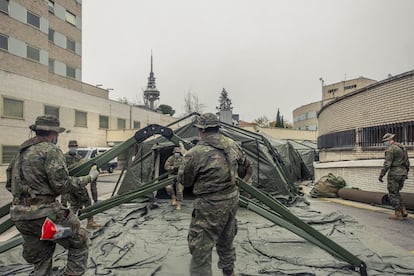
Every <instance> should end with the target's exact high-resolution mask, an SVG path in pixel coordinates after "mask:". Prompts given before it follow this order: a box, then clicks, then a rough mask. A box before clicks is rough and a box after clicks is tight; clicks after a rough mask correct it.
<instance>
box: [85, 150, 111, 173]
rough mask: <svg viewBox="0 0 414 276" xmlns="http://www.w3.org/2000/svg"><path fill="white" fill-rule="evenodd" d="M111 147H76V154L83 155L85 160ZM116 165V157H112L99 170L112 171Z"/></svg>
mask: <svg viewBox="0 0 414 276" xmlns="http://www.w3.org/2000/svg"><path fill="white" fill-rule="evenodd" d="M109 149H111V148H105V147H88V148H78V154H79V155H81V156H82V157H83V159H85V160H89V159H92V158H95V157H96V156H98V155H99V154H102V153H104V152H105V151H107V150H109ZM117 166H118V158H116V157H115V158H114V159H112V160H111V161H109V162H108V163H106V164H105V165H103V166H102V167H101V170H104V171H107V172H109V173H113V172H114V169H116V167H117Z"/></svg>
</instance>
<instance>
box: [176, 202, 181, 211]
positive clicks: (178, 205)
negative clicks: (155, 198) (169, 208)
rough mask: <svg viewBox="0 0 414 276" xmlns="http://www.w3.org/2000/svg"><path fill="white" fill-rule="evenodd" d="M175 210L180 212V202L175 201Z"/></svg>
mask: <svg viewBox="0 0 414 276" xmlns="http://www.w3.org/2000/svg"><path fill="white" fill-rule="evenodd" d="M175 209H176V210H181V201H177V206H176V207H175Z"/></svg>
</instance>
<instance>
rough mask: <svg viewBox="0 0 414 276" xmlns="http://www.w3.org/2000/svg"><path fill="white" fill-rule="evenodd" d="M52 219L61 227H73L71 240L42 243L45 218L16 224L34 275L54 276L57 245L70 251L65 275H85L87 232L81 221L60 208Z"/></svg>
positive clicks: (25, 256) (25, 257)
mask: <svg viewBox="0 0 414 276" xmlns="http://www.w3.org/2000/svg"><path fill="white" fill-rule="evenodd" d="M50 218H51V219H52V220H53V221H54V222H55V223H56V224H59V225H62V226H65V227H71V229H72V231H73V233H74V234H73V236H72V237H71V238H65V239H57V240H53V241H49V240H40V236H41V234H42V225H43V222H44V220H45V218H39V219H34V220H25V221H22V220H21V221H15V226H16V228H17V230H19V232H20V233H21V234H22V237H23V240H24V242H23V258H24V259H25V260H26V261H27V262H28V263H30V264H33V265H34V275H36V276H38V275H52V259H53V253H54V252H55V247H56V243H58V244H60V245H61V246H63V247H64V248H66V249H67V250H68V259H67V265H66V268H65V272H64V273H65V275H83V274H84V273H85V270H86V266H87V261H88V242H89V238H88V232H87V231H86V230H85V229H83V228H81V227H80V222H79V219H78V218H77V217H76V216H75V215H74V214H73V213H72V212H70V211H69V210H68V209H66V208H61V209H60V210H59V211H57V212H56V213H54V214H51V216H50Z"/></svg>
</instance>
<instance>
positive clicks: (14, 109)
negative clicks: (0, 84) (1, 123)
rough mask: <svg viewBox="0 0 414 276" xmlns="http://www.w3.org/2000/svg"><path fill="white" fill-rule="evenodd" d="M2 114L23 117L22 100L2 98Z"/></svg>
mask: <svg viewBox="0 0 414 276" xmlns="http://www.w3.org/2000/svg"><path fill="white" fill-rule="evenodd" d="M3 116H5V117H12V118H21V119H23V101H21V100H16V99H10V98H3Z"/></svg>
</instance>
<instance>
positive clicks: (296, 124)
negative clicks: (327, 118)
mask: <svg viewBox="0 0 414 276" xmlns="http://www.w3.org/2000/svg"><path fill="white" fill-rule="evenodd" d="M321 104H322V102H321V101H318V102H313V103H310V104H306V105H302V106H301V107H298V108H296V109H295V110H293V128H294V129H298V130H311V131H316V130H317V129H318V112H319V110H320V109H321Z"/></svg>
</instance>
